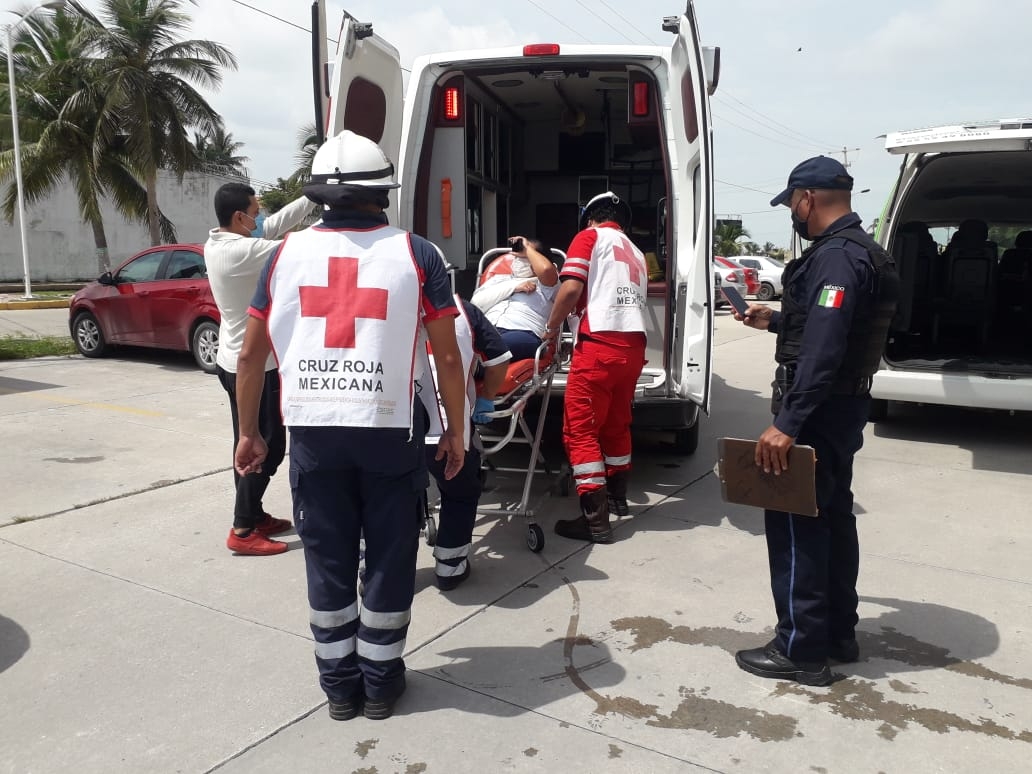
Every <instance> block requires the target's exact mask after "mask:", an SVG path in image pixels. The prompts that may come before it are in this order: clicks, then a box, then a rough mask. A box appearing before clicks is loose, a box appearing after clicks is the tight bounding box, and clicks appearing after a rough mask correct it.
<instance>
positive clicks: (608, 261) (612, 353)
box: [542, 191, 648, 543]
mask: <svg viewBox="0 0 1032 774" xmlns="http://www.w3.org/2000/svg"><path fill="white" fill-rule="evenodd" d="M630 221H631V210H630V207H629V206H628V205H627V203H626V202H623V201H621V200H620V198H619V197H618V196H616V195H615V194H614V193H612V192H611V191H607V192H606V193H603V194H599V195H598V196H596V197H594V198H593V199H591V200H590V201H589V202H588V203H587V204H586V205H585V207H584V210H583V211H582V214H581V228H582V230H581V231H580V232H579V233H578V234H577V235H576V236H575V237H574V238H573V241H572V242H571V243H570V249H569V250H568V251H567V257H566V261H565V262H564V263H563V269H562V271H561V272H560V274H559V277H560V279H561V280H562V284H561V285H560V287H559V293H558V294H557V295H556V299H555V304H554V305H553V306H552V311H551V314H550V316H549V318H548V324H547V326H546V327H545V332H544V335H543V336H542V338H545V339H553V338H555V337H556V336H557V335H558V332H559V329H560V328H561V327H562V324H563V320H565V319H566V317H567V316H568V315H569V314H570V313H571V312H573V311H574V310H576V311H577V312H578V313H579V322H578V324H577V331H576V332H575V334H574V337H575V343H574V348H573V359H572V360H571V362H570V374H569V376H568V377H567V380H566V399H565V402H564V413H563V442H564V443H565V445H566V455H567V457H568V458H569V460H570V465H571V466H572V468H573V479H574V482H575V483H576V485H577V494H578V495H579V496H580V510H581V515H580V516H579V517H577V518H575V519H563V520H560V521H558V522H556V525H555V532H556V534H557V535H559V536H561V537H566V538H571V539H574V540H588V541H591V542H593V543H611V542H612V540H613V531H612V528H611V527H610V521H609V515H610V512H611V511H612V512H614V513H616V514H617V515H618V516H624V515H626V514H627V512H628V508H627V480H628V476H629V474H630V469H631V403H632V402H633V400H634V390H635V387H636V385H637V383H638V376H639V375H640V374H641V369H642V367H643V366H644V365H645V315H644V309H645V297H646V295H647V292H648V273H647V270H646V268H645V257H644V256H643V255H642V253H641V251H640V250H639V249H638V248H637V247H636V246H635V245H634V243H633V242H631V240H630V239H629V238H628V237H627V235H626V234H625V233H624V231H623V229H624V228H628V227H630Z"/></svg>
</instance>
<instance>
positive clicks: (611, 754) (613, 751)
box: [609, 744, 623, 760]
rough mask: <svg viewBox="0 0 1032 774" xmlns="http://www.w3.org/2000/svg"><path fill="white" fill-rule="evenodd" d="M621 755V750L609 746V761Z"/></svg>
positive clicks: (614, 746)
mask: <svg viewBox="0 0 1032 774" xmlns="http://www.w3.org/2000/svg"><path fill="white" fill-rule="evenodd" d="M621 755H623V750H622V749H620V748H619V747H617V746H616V745H615V744H611V745H609V758H610V760H613V759H614V758H619V757H620V756H621Z"/></svg>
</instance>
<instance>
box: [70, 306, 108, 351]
mask: <svg viewBox="0 0 1032 774" xmlns="http://www.w3.org/2000/svg"><path fill="white" fill-rule="evenodd" d="M72 339H73V340H74V341H75V348H76V349H77V350H79V353H80V354H82V355H85V356H86V357H100V356H101V355H103V354H104V352H106V351H107V342H105V341H104V332H103V331H102V330H101V329H100V323H98V322H97V318H96V317H94V316H93V315H92V314H90V313H89V312H80V313H79V314H78V315H77V316H76V318H75V322H74V323H72Z"/></svg>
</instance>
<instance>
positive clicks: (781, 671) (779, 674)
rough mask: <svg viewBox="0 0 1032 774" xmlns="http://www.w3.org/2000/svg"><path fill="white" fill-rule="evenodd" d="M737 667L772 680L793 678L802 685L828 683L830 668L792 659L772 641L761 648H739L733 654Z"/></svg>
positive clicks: (829, 681) (813, 662) (830, 679)
mask: <svg viewBox="0 0 1032 774" xmlns="http://www.w3.org/2000/svg"><path fill="white" fill-rule="evenodd" d="M735 662H736V663H737V664H738V666H739V668H741V669H744V670H745V671H746V672H749V673H750V674H753V675H757V676H759V677H769V678H772V679H774V680H795V681H796V682H797V683H802V684H803V685H830V684H831V682H832V675H831V670H830V669H828V665H827V664H826V663H821V662H819V661H812V662H808V661H792V660H791V659H790V658H789V657H788V656H786V655H784V654H783V653H782V652H781V651H780V650H778V648H777V646H776V645H775V644H774V642H773V641H771V642H768V643H767V644H766V645H764V646H763V647H762V648H753V649H752V650H740V651H738V652H737V653H736V654H735Z"/></svg>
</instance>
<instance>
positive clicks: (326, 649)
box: [315, 637, 355, 661]
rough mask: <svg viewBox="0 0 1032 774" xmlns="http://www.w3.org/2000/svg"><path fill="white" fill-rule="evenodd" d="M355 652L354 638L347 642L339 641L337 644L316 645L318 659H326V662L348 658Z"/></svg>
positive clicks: (323, 643) (322, 643)
mask: <svg viewBox="0 0 1032 774" xmlns="http://www.w3.org/2000/svg"><path fill="white" fill-rule="evenodd" d="M354 652H355V638H354V637H348V638H347V639H346V640H337V641H336V642H317V643H315V655H316V657H317V658H321V659H325V660H326V661H336V660H337V659H342V658H347V657H348V656H350V655H351V654H352V653H354Z"/></svg>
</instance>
